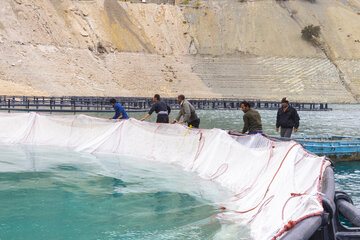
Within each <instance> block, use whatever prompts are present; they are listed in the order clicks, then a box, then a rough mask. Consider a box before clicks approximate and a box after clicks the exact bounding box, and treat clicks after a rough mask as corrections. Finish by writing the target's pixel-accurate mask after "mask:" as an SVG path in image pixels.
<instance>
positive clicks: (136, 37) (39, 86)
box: [0, 0, 360, 102]
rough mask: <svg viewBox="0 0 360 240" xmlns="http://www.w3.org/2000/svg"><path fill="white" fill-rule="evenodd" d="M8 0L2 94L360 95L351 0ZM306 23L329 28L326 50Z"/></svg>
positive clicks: (1, 46) (1, 17)
mask: <svg viewBox="0 0 360 240" xmlns="http://www.w3.org/2000/svg"><path fill="white" fill-rule="evenodd" d="M194 6H195V7H194ZM0 9H1V10H0V11H1V14H0V52H1V55H0V80H1V81H0V86H2V87H0V94H15V92H12V91H10V90H7V89H8V88H9V86H19V87H18V88H17V91H18V92H19V91H20V90H21V87H26V91H25V90H24V91H23V92H24V93H23V94H29V91H28V90H31V89H32V90H33V91H34V92H33V94H40V93H41V94H47V95H102V96H104V95H117V96H119V95H124V96H151V95H153V94H154V93H155V92H159V93H160V94H162V95H164V96H175V95H177V94H178V93H184V94H185V95H187V96H190V97H216V96H217V97H219V96H223V97H239V98H260V99H273V100H278V99H279V98H281V97H282V96H289V97H290V98H291V99H295V100H302V101H329V102H355V101H358V100H359V99H360V73H359V72H360V70H359V67H358V66H359V65H360V60H359V59H360V41H359V40H360V27H359V22H360V15H359V14H360V11H358V9H359V3H358V2H356V1H353V0H351V2H350V1H349V2H346V1H345V0H344V1H342V2H340V1H336V0H317V2H316V3H310V2H307V1H301V0H295V1H289V2H275V1H252V2H237V1H231V0H229V1H210V2H201V3H200V4H197V3H195V2H190V4H188V5H182V6H173V5H157V4H141V3H124V2H120V1H116V0H96V1H95V0H93V1H91V0H88V1H70V0H64V1H57V0H47V1H40V0H3V1H0ZM308 24H314V25H320V26H321V31H322V34H321V41H322V46H323V47H322V48H319V47H314V46H313V45H311V44H310V43H308V42H305V41H304V40H302V39H301V34H300V32H301V29H302V28H303V27H304V26H306V25H308ZM15 84H17V85H15ZM4 86H5V87H7V88H4ZM13 88H14V87H13ZM36 91H37V92H36ZM20 92H21V91H20ZM30 92H31V91H30ZM30 95H31V94H30Z"/></svg>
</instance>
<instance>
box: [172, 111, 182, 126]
mask: <svg viewBox="0 0 360 240" xmlns="http://www.w3.org/2000/svg"><path fill="white" fill-rule="evenodd" d="M181 116H182V110H181V109H180V111H179V112H178V114H177V116H176V118H175V119H174V120H172V121H171V124H174V123H176V122H178V121H179V120H180V118H181Z"/></svg>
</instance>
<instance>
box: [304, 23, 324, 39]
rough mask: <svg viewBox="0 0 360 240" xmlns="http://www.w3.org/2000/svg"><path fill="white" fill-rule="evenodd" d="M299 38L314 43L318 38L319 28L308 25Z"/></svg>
mask: <svg viewBox="0 0 360 240" xmlns="http://www.w3.org/2000/svg"><path fill="white" fill-rule="evenodd" d="M301 36H302V38H303V39H305V40H306V41H310V42H314V41H315V39H316V38H318V37H319V36H320V26H314V25H312V24H311V25H308V26H306V27H304V29H303V30H301Z"/></svg>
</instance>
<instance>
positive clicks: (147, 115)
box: [140, 113, 150, 121]
mask: <svg viewBox="0 0 360 240" xmlns="http://www.w3.org/2000/svg"><path fill="white" fill-rule="evenodd" d="M149 116H150V114H149V113H148V114H146V115H145V117H143V118H142V119H141V120H140V121H144V120H145V119H147V118H148V117H149Z"/></svg>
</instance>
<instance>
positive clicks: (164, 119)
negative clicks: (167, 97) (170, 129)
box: [141, 94, 171, 123]
mask: <svg viewBox="0 0 360 240" xmlns="http://www.w3.org/2000/svg"><path fill="white" fill-rule="evenodd" d="M154 102H155V103H154V104H153V105H152V106H151V108H150V111H149V112H148V114H146V115H145V117H143V118H142V119H141V121H144V120H145V119H147V118H148V117H149V116H150V115H151V114H152V113H153V112H154V111H155V112H156V113H157V118H156V122H157V123H169V114H170V112H171V109H170V107H169V106H168V105H167V104H166V103H165V102H163V101H160V95H159V94H155V96H154Z"/></svg>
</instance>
